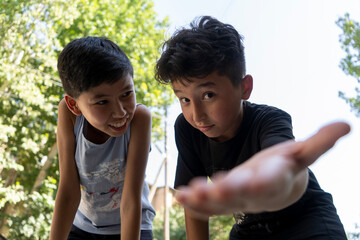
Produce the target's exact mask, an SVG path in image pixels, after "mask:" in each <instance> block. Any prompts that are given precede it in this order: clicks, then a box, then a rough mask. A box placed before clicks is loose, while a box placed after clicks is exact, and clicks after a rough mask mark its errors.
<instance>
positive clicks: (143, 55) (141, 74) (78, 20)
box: [0, 0, 172, 239]
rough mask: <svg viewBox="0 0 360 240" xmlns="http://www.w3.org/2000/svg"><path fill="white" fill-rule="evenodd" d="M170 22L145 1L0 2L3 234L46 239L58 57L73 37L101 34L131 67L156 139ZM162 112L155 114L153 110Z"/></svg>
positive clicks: (52, 189) (165, 100)
mask: <svg viewBox="0 0 360 240" xmlns="http://www.w3.org/2000/svg"><path fill="white" fill-rule="evenodd" d="M166 27H167V19H164V20H161V21H160V20H157V19H156V14H155V12H154V11H153V3H152V1H149V0H116V1H115V0H112V1H110V0H86V1H85V0H74V1H67V0H43V1H38V0H2V1H0V36H1V38H0V232H1V233H2V234H3V235H5V236H8V238H10V239H47V238H48V233H49V229H50V224H51V214H52V209H53V204H54V197H55V193H56V185H57V182H58V170H57V169H58V165H57V161H54V160H57V159H56V158H57V157H56V121H57V105H58V103H59V101H60V100H61V98H62V97H63V94H64V92H63V90H62V87H61V83H60V81H59V77H58V73H57V68H56V64H57V56H58V54H59V52H60V51H61V50H62V49H63V47H64V46H65V45H66V44H67V43H68V42H69V41H70V40H73V39H75V38H79V37H83V36H89V35H92V36H105V37H108V38H110V39H111V40H113V41H114V42H116V43H117V44H118V45H119V46H120V47H121V48H122V49H124V51H125V52H126V53H127V54H128V56H129V58H130V60H131V62H132V64H133V66H134V73H135V76H134V83H135V90H136V94H137V101H138V102H141V103H144V104H145V105H147V106H149V107H151V109H152V110H153V112H154V114H155V116H156V117H154V118H153V131H154V132H155V133H157V134H154V135H155V139H156V138H159V137H161V134H162V133H161V131H160V129H161V127H160V121H161V117H160V116H161V111H162V109H163V107H164V106H167V105H169V104H170V103H171V101H172V95H171V91H169V90H170V89H169V87H168V86H160V85H158V84H157V83H156V81H154V80H153V69H154V64H155V61H156V59H157V58H158V55H159V49H160V44H161V43H162V42H163V40H164V37H165V36H164V32H165V28H166ZM156 113H160V114H156Z"/></svg>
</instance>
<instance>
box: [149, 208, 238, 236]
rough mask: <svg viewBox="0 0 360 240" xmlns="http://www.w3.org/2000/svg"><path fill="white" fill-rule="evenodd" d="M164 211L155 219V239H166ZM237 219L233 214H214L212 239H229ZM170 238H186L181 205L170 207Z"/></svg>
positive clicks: (210, 231)
mask: <svg viewBox="0 0 360 240" xmlns="http://www.w3.org/2000/svg"><path fill="white" fill-rule="evenodd" d="M162 213H163V211H160V212H158V213H157V215H156V217H155V220H154V227H153V229H154V230H153V233H154V240H162V239H164V233H163V231H164V229H163V226H164V217H163V214H162ZM234 223H235V221H234V218H233V216H232V215H223V216H214V217H211V218H210V220H209V234H210V239H211V240H227V239H229V233H230V230H231V228H232V226H233V225H234ZM170 240H186V230H185V217H184V209H183V207H182V206H180V205H174V206H172V207H171V208H170Z"/></svg>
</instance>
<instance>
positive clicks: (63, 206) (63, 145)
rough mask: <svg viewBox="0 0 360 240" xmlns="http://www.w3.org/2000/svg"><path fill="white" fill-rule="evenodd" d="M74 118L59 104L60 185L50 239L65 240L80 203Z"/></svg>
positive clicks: (63, 103)
mask: <svg viewBox="0 0 360 240" xmlns="http://www.w3.org/2000/svg"><path fill="white" fill-rule="evenodd" d="M74 122H75V115H73V114H72V113H71V112H70V111H69V109H68V108H67V106H66V103H65V101H64V100H62V101H61V102H60V104H59V114H58V128H57V145H58V152H59V168H60V182H59V186H58V192H57V194H56V200H55V209H54V214H53V219H52V224H51V232H50V239H51V240H56V239H67V237H68V235H69V232H70V228H71V226H72V223H73V220H74V216H75V213H76V210H77V208H78V205H79V202H80V183H79V176H78V172H77V168H76V164H75V136H74Z"/></svg>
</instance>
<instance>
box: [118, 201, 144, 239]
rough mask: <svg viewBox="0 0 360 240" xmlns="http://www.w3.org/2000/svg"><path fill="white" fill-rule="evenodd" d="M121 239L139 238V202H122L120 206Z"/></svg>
mask: <svg viewBox="0 0 360 240" xmlns="http://www.w3.org/2000/svg"><path fill="white" fill-rule="evenodd" d="M120 215H121V239H122V240H135V239H140V230H141V229H140V228H141V202H140V201H139V202H136V203H134V202H132V203H129V204H127V203H123V201H122V204H121V206H120Z"/></svg>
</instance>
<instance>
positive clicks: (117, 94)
mask: <svg viewBox="0 0 360 240" xmlns="http://www.w3.org/2000/svg"><path fill="white" fill-rule="evenodd" d="M65 100H66V103H67V105H68V107H69V109H70V110H71V111H72V112H73V113H74V114H76V115H80V114H83V115H84V117H85V118H86V120H87V121H88V123H90V125H91V127H93V128H91V127H90V128H89V129H88V135H89V136H94V135H97V137H99V134H100V135H101V134H102V135H103V136H102V138H103V139H104V138H105V139H106V138H108V137H109V136H112V137H118V136H121V135H123V134H124V133H125V132H126V130H127V128H128V126H129V124H130V121H131V120H132V118H133V116H134V112H135V108H136V98H135V92H134V84H133V80H132V77H131V76H130V75H126V77H123V78H121V79H120V80H118V81H117V82H115V83H113V84H107V83H103V84H101V85H99V86H97V87H93V88H90V89H89V90H88V91H86V92H83V93H81V94H80V96H79V97H78V98H76V99H74V98H72V97H70V96H69V95H66V96H65ZM94 133H96V134H94ZM89 140H92V139H89Z"/></svg>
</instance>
